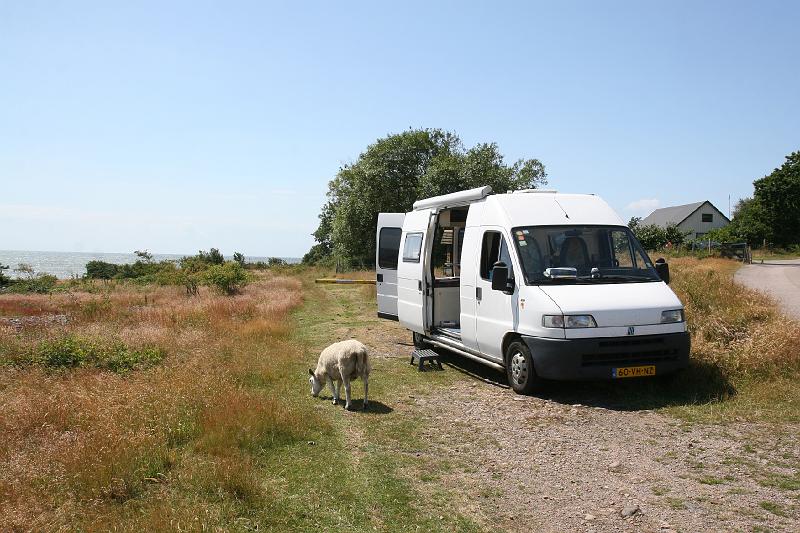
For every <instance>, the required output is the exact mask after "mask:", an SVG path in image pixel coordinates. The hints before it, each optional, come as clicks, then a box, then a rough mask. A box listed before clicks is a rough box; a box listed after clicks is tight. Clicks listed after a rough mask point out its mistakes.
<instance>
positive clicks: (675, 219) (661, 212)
mask: <svg viewBox="0 0 800 533" xmlns="http://www.w3.org/2000/svg"><path fill="white" fill-rule="evenodd" d="M730 223H731V221H730V220H729V219H728V217H726V216H725V215H723V214H722V211H720V210H719V209H717V208H716V207H714V204H712V203H711V202H709V201H708V200H705V201H703V202H695V203H693V204H686V205H676V206H672V207H662V208H661V209H656V210H655V211H653V212H652V213H650V214H649V215H648V216H647V217H646V218H645V219H644V220H642V225H647V224H655V225H656V226H661V227H662V228H665V227H667V226H668V225H670V224H675V225H676V226H678V229H680V230H682V231H683V232H684V233H687V232H688V235H687V236H686V238H687V239H689V240H692V239H701V238H703V235H705V234H706V233H708V232H709V231H711V230H712V229H717V228H724V227H725V226H727V225H728V224H730Z"/></svg>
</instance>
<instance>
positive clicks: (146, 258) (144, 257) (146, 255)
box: [133, 250, 153, 263]
mask: <svg viewBox="0 0 800 533" xmlns="http://www.w3.org/2000/svg"><path fill="white" fill-rule="evenodd" d="M133 253H135V254H136V257H138V258H139V261H142V262H144V263H151V262H152V261H153V254H151V253H150V252H148V251H147V250H134V252H133Z"/></svg>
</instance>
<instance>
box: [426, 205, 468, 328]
mask: <svg viewBox="0 0 800 533" xmlns="http://www.w3.org/2000/svg"><path fill="white" fill-rule="evenodd" d="M468 209H469V207H454V208H451V209H445V210H442V211H441V212H439V214H438V216H437V220H436V231H435V233H434V235H435V239H434V242H433V249H432V252H431V277H432V279H433V303H432V305H433V327H434V328H435V329H436V330H437V331H438V332H439V333H441V334H444V335H447V336H449V337H453V338H455V339H458V340H460V339H461V323H460V319H461V301H460V293H461V246H462V244H463V242H464V228H465V226H466V223H467V211H468Z"/></svg>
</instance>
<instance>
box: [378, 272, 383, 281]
mask: <svg viewBox="0 0 800 533" xmlns="http://www.w3.org/2000/svg"><path fill="white" fill-rule="evenodd" d="M377 281H378V283H382V282H383V274H378V277H377Z"/></svg>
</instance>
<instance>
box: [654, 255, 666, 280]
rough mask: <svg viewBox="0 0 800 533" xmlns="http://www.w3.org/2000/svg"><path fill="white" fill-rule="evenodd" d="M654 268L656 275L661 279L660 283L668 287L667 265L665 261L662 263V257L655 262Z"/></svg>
mask: <svg viewBox="0 0 800 533" xmlns="http://www.w3.org/2000/svg"><path fill="white" fill-rule="evenodd" d="M655 267H656V274H658V277H659V278H661V281H663V282H664V283H666V284H667V285H669V265H668V264H667V262H666V261H664V258H663V257H661V258H659V259H657V260H656V264H655Z"/></svg>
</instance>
